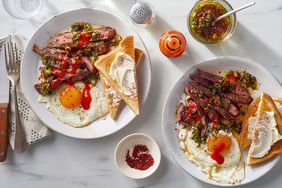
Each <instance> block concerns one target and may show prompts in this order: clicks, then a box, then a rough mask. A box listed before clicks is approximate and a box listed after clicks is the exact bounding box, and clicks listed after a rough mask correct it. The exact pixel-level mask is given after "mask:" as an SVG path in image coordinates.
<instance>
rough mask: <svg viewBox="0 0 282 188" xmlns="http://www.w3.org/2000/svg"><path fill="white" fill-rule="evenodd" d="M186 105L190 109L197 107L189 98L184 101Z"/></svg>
mask: <svg viewBox="0 0 282 188" xmlns="http://www.w3.org/2000/svg"><path fill="white" fill-rule="evenodd" d="M186 106H187V108H188V109H190V110H192V109H197V108H198V106H197V104H196V103H195V102H194V101H192V100H189V99H188V100H187V101H186Z"/></svg>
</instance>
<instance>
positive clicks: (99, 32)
mask: <svg viewBox="0 0 282 188" xmlns="http://www.w3.org/2000/svg"><path fill="white" fill-rule="evenodd" d="M93 33H94V34H93ZM93 33H92V36H93V37H92V38H91V39H90V41H92V42H96V41H101V40H103V41H109V40H112V39H113V38H115V36H116V30H115V29H114V28H111V27H103V28H98V29H95V30H94V31H93Z"/></svg>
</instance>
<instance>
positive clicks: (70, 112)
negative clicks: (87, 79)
mask: <svg viewBox="0 0 282 188" xmlns="http://www.w3.org/2000/svg"><path fill="white" fill-rule="evenodd" d="M74 85H75V86H76V87H77V88H78V89H79V90H80V91H81V92H82V91H83V89H84V83H82V82H76V83H75V84H74ZM61 87H63V85H62V86H61ZM90 94H91V97H92V100H91V103H90V108H89V109H88V110H84V109H83V108H82V107H81V106H79V107H77V108H74V109H67V108H65V107H64V106H63V105H62V104H61V103H60V100H59V92H58V90H57V92H56V93H55V94H54V95H50V96H41V95H40V97H39V99H38V101H39V102H43V103H46V108H47V110H49V111H50V112H51V113H53V114H54V116H55V117H56V118H57V119H58V120H60V121H62V122H63V123H65V124H68V125H71V126H73V127H76V128H78V127H84V126H87V125H89V124H91V123H92V122H93V121H95V120H97V119H99V118H101V117H104V116H105V115H106V114H107V113H108V105H107V100H106V97H105V96H104V94H103V91H102V89H101V87H100V86H98V85H97V86H95V87H92V88H91V90H90Z"/></svg>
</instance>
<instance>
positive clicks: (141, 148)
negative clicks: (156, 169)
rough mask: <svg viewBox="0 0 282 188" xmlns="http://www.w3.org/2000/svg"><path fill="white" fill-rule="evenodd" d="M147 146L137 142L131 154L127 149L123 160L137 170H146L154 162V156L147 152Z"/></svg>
mask: <svg viewBox="0 0 282 188" xmlns="http://www.w3.org/2000/svg"><path fill="white" fill-rule="evenodd" d="M149 152H150V151H149V149H148V148H147V146H145V145H143V144H137V145H135V146H134V147H133V151H132V154H131V155H130V154H129V150H127V153H126V156H125V161H126V163H127V165H128V166H130V167H131V168H134V169H137V170H147V169H148V168H150V167H151V166H153V164H154V158H153V157H152V155H151V154H150V153H149Z"/></svg>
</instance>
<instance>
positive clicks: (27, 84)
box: [21, 8, 151, 139]
mask: <svg viewBox="0 0 282 188" xmlns="http://www.w3.org/2000/svg"><path fill="white" fill-rule="evenodd" d="M77 21H84V22H90V23H95V24H100V25H106V26H110V27H113V28H115V29H116V30H117V33H118V34H119V35H121V36H122V37H125V36H128V35H133V36H134V43H135V46H136V47H137V48H140V49H141V50H143V52H144V56H145V57H144V59H143V62H141V63H140V65H138V81H139V82H138V89H139V97H140V99H139V101H140V107H142V105H143V104H144V102H145V100H146V98H147V96H148V93H149V89H150V84H151V64H150V58H149V55H148V52H147V50H146V47H145V45H144V43H143V41H142V39H141V38H140V36H139V35H138V34H137V33H136V32H135V31H134V30H133V29H132V28H131V27H130V25H129V24H128V23H126V22H125V21H123V20H122V19H120V18H118V17H116V16H114V15H112V14H110V13H107V12H104V11H101V10H94V9H87V8H84V9H78V10H72V11H69V12H65V13H62V14H60V15H57V16H54V17H53V18H51V19H50V20H49V21H47V22H46V23H44V24H43V25H42V26H41V27H40V28H39V29H38V30H37V31H36V32H35V33H34V35H33V36H32V38H31V39H30V41H29V43H28V45H27V47H26V50H25V53H24V57H23V61H22V67H21V86H22V89H23V93H24V95H25V97H26V99H27V101H28V102H29V104H30V106H31V107H32V109H33V110H34V112H35V113H36V114H37V116H38V117H39V118H40V119H41V120H42V122H44V123H45V124H46V125H47V126H48V127H50V128H51V129H53V130H54V131H57V132H59V133H61V134H64V135H66V136H70V137H75V138H85V139H89V138H99V137H103V136H106V135H110V134H112V133H114V132H116V131H118V130H120V129H121V128H123V127H125V126H126V125H127V124H128V123H129V122H130V121H132V120H133V118H134V117H135V114H134V113H133V112H132V111H131V110H130V108H129V107H128V106H126V107H125V108H124V109H123V110H122V111H121V113H120V114H119V117H118V119H117V121H113V120H112V119H111V118H110V116H107V117H106V118H105V119H100V120H98V121H95V122H93V123H92V124H91V125H89V126H86V127H84V128H73V127H71V126H69V125H66V124H64V123H62V122H60V121H59V120H57V119H56V118H55V117H54V116H53V115H52V114H51V113H50V112H48V111H47V110H46V104H44V103H39V102H37V98H38V93H37V92H36V91H35V89H34V84H35V83H37V82H38V78H37V77H38V65H39V62H40V57H39V55H37V54H36V53H34V52H33V51H32V47H33V45H34V44H38V45H39V46H41V47H43V46H44V45H45V44H46V42H47V40H48V39H49V37H50V36H52V35H54V34H55V33H56V32H60V31H62V30H64V29H66V28H67V27H70V25H71V24H73V23H74V22H77Z"/></svg>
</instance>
